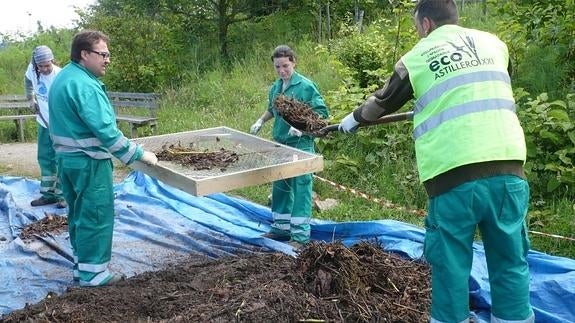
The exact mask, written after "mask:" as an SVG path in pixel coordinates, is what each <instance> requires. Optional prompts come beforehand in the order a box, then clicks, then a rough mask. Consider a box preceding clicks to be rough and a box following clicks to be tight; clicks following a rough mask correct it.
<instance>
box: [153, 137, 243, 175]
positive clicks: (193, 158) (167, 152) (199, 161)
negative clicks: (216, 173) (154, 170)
mask: <svg viewBox="0 0 575 323" xmlns="http://www.w3.org/2000/svg"><path fill="white" fill-rule="evenodd" d="M157 156H158V159H159V160H165V161H173V162H176V163H178V164H180V165H182V166H190V167H193V168H194V169H195V170H208V169H212V168H219V169H220V170H221V171H222V172H223V171H225V170H226V168H227V167H228V166H229V165H231V164H233V163H235V162H237V161H238V159H239V155H238V154H237V153H235V152H233V151H229V150H227V149H224V148H220V150H219V151H207V150H205V151H196V150H193V149H192V148H187V147H183V146H181V145H180V144H178V145H170V146H168V147H164V150H162V151H161V152H160V153H158V154H157Z"/></svg>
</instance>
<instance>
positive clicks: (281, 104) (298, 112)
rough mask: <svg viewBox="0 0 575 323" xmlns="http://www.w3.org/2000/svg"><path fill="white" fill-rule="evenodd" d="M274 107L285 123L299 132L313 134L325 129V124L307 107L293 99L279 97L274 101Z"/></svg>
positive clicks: (283, 96)
mask: <svg viewBox="0 0 575 323" xmlns="http://www.w3.org/2000/svg"><path fill="white" fill-rule="evenodd" d="M274 106H275V107H276V109H277V111H278V113H279V114H280V116H281V117H282V118H284V120H285V121H286V122H287V123H289V124H290V125H291V126H292V127H294V128H296V129H298V130H300V131H303V132H307V133H310V134H313V133H318V132H319V130H321V129H323V128H325V127H327V122H326V121H325V120H323V119H321V118H320V116H319V115H318V114H317V113H315V112H314V111H313V110H312V108H311V107H310V106H309V105H307V104H305V103H303V102H301V101H299V100H296V99H294V98H291V97H288V96H285V95H280V96H278V97H277V98H276V99H275V101H274Z"/></svg>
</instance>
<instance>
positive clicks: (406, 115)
mask: <svg viewBox="0 0 575 323" xmlns="http://www.w3.org/2000/svg"><path fill="white" fill-rule="evenodd" d="M412 119H413V111H408V112H403V113H396V114H388V115H386V116H383V117H381V118H379V119H377V120H375V121H371V122H366V123H360V124H359V125H358V127H367V126H373V125H377V124H382V123H390V122H395V121H403V120H412ZM338 129H339V124H332V125H330V126H327V127H325V128H322V129H320V130H319V131H318V134H317V135H316V137H317V136H318V135H319V136H320V137H321V136H325V135H327V134H328V133H330V132H332V131H337V130H338Z"/></svg>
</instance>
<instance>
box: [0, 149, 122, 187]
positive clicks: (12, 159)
mask: <svg viewBox="0 0 575 323" xmlns="http://www.w3.org/2000/svg"><path fill="white" fill-rule="evenodd" d="M37 149H38V145H37V144H36V143H35V142H25V143H9V144H0V175H4V176H22V177H27V178H35V179H39V178H40V168H39V167H38V161H37V160H36V151H37ZM130 171H131V169H130V168H129V167H126V166H123V165H122V164H121V163H120V162H119V161H118V160H115V159H114V183H119V182H121V181H122V180H124V178H125V177H126V175H128V174H129V173H130Z"/></svg>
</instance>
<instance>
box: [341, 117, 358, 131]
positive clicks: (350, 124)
mask: <svg viewBox="0 0 575 323" xmlns="http://www.w3.org/2000/svg"><path fill="white" fill-rule="evenodd" d="M358 126H359V122H357V121H355V118H354V117H353V112H352V113H350V114H348V115H347V116H345V118H343V120H341V122H340V124H339V127H338V128H337V130H339V131H341V132H343V133H353V132H355V131H356V130H357V127H358Z"/></svg>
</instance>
